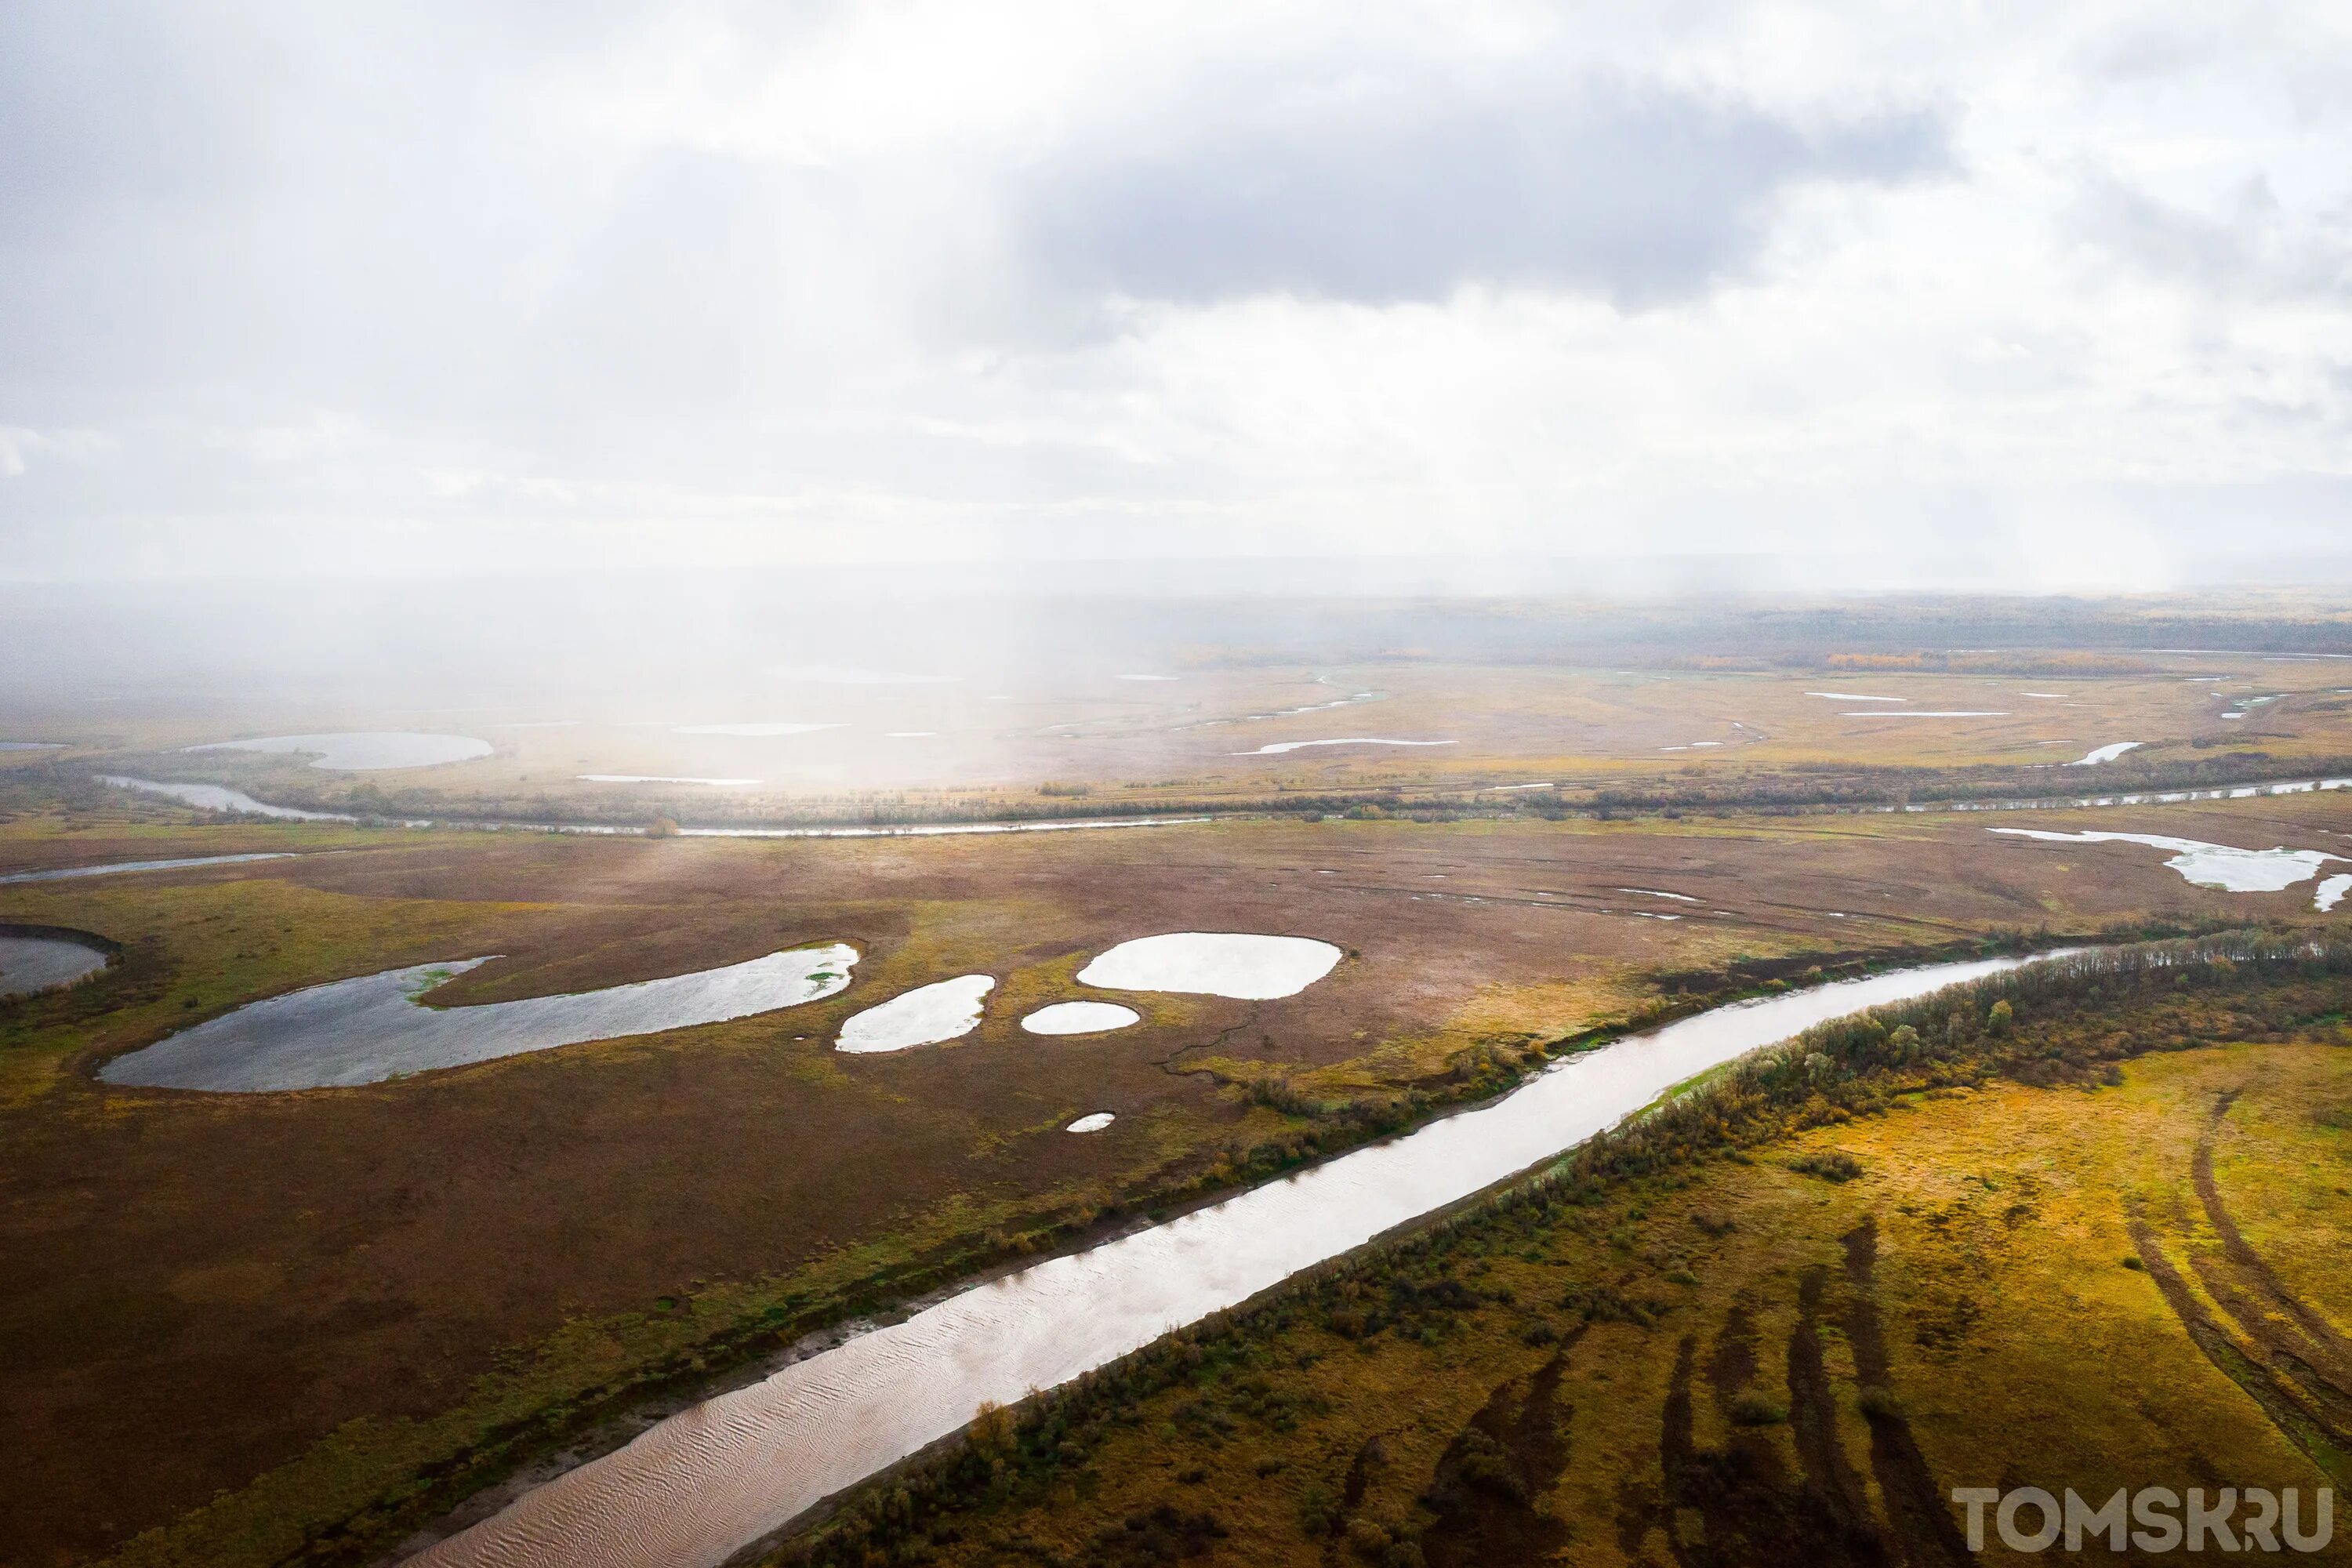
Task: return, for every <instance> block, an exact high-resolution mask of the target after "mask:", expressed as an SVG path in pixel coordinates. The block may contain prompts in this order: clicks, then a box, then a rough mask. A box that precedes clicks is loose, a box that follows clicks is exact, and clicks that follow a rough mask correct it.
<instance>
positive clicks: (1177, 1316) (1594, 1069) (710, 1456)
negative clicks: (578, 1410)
mask: <svg viewBox="0 0 2352 1568" xmlns="http://www.w3.org/2000/svg"><path fill="white" fill-rule="evenodd" d="M2018 962H2019V961H2017V960H2014V959H1990V960H1983V961H1979V962H1976V963H1946V964H1936V965H1932V966H1929V967H1927V968H1923V969H1914V970H1906V971H1902V972H1898V973H1892V974H1882V975H1875V976H1873V977H1871V978H1869V979H1866V980H1853V981H1846V982H1843V983H1841V984H1834V985H1824V986H1821V987H1819V988H1817V989H1813V990H1810V991H1801V992H1794V993H1790V994H1787V995H1783V996H1776V997H1772V998H1769V999H1768V1000H1765V1001H1760V1002H1749V1003H1742V1004H1738V1005H1732V1006H1727V1007H1720V1008H1717V1009H1716V1010H1715V1011H1713V1012H1710V1013H1705V1014H1702V1015H1700V1016H1697V1017H1695V1018H1687V1019H1685V1020H1683V1021H1682V1022H1681V1023H1678V1024H1671V1025H1668V1026H1666V1027H1664V1028H1663V1029H1659V1030H1657V1031H1655V1032H1654V1033H1652V1034H1648V1035H1640V1036H1635V1037H1632V1038H1629V1039H1624V1040H1621V1041H1619V1042H1617V1043H1616V1044H1614V1045H1612V1046H1609V1047H1604V1048H1602V1049H1600V1050H1596V1051H1592V1052H1590V1053H1587V1054H1586V1055H1583V1056H1580V1057H1577V1058H1571V1059H1570V1060H1568V1061H1564V1062H1561V1063H1559V1064H1558V1065H1556V1066H1554V1067H1553V1068H1550V1069H1549V1070H1548V1071H1546V1072H1544V1073H1543V1074H1541V1075H1540V1076H1538V1078H1536V1079H1533V1080H1532V1081H1531V1082H1529V1083H1528V1084H1525V1085H1523V1086H1522V1087H1521V1088H1519V1089H1517V1090H1515V1091H1514V1092H1513V1093H1511V1094H1509V1095H1507V1096H1506V1097H1505V1098H1504V1099H1502V1100H1498V1101H1496V1103H1494V1104H1493V1105H1489V1106H1486V1107H1484V1108H1482V1109H1480V1110H1470V1111H1465V1112H1464V1113H1462V1114H1460V1115H1458V1116H1454V1117H1450V1118H1448V1119H1446V1120H1444V1121H1437V1122H1433V1123H1432V1124H1430V1125H1429V1126H1427V1127H1424V1128H1423V1129H1421V1130H1420V1131H1417V1132H1413V1133H1411V1134H1409V1135H1407V1136H1405V1137H1402V1138H1398V1139H1395V1140H1393V1141H1391V1142H1386V1143H1380V1144H1374V1145H1372V1146H1371V1147H1369V1148H1365V1149H1359V1150H1357V1151H1355V1152H1352V1153H1349V1154H1345V1155H1342V1156H1340V1157H1339V1158H1338V1159H1336V1160H1332V1161H1329V1162H1328V1163H1324V1164H1321V1165H1318V1166H1314V1167H1312V1168H1310V1169H1308V1170H1306V1171H1303V1172H1300V1173H1298V1174H1297V1175H1295V1176H1291V1177H1288V1178H1286V1179H1284V1180H1282V1181H1278V1182H1273V1183H1269V1184H1266V1185H1265V1186H1262V1187H1256V1188H1253V1189H1252V1190H1250V1191H1248V1192H1245V1193H1242V1194H1237V1195H1235V1196H1234V1197H1232V1198H1228V1199H1226V1200H1225V1201H1224V1202H1223V1203H1221V1204H1217V1205H1213V1207H1209V1208H1204V1209H1201V1210H1198V1211H1196V1212H1194V1213H1192V1214H1189V1215H1183V1216H1181V1218H1178V1219H1173V1220H1171V1221H1169V1222H1168V1223H1167V1224H1165V1225H1160V1226H1153V1227H1152V1228H1150V1229H1149V1230H1143V1231H1139V1232H1137V1233H1135V1234H1133V1235H1130V1236H1127V1237H1120V1238H1119V1239H1118V1240H1116V1241H1111V1242H1107V1243H1105V1244H1104V1245H1102V1246H1100V1247H1095V1248H1093V1249H1091V1250H1090V1251H1087V1252H1081V1253H1076V1254H1073V1255H1071V1256H1068V1257H1065V1258H1054V1259H1051V1260H1050V1261H1047V1262H1045V1263H1041V1264H1038V1265H1036V1266H1035V1267H1034V1268H1024V1269H1023V1270H1021V1271H1020V1272H1019V1273H1017V1274H1012V1275H1008V1276H1006V1277H1004V1278H1003V1279H994V1280H991V1281H989V1282H987V1283H985V1284H982V1285H977V1286H974V1287H973V1288H972V1289H969V1290H965V1291H963V1292H961V1294H958V1295H955V1296H951V1297H950V1298H949V1299H948V1300H944V1301H941V1302H940V1303H939V1304H938V1305H936V1306H933V1307H929V1308H927V1309H925V1310H922V1311H920V1312H918V1313H916V1314H915V1315H914V1316H913V1317H910V1318H908V1319H907V1320H906V1321H903V1322H899V1323H894V1324H891V1325H890V1326H888V1327H887V1328H880V1329H876V1330H874V1331H871V1332H869V1333H866V1334H863V1335H860V1336H858V1337H857V1338H856V1339H852V1340H850V1341H849V1342H846V1343H845V1344H842V1345H840V1346H838V1347H837V1348H835V1349H833V1350H829V1351H825V1352H821V1353H819V1354H816V1355H813V1356H810V1357H808V1358H807V1359H806V1360H803V1361H800V1362H796V1363H793V1364H792V1365H791V1366H788V1367H785V1368H784V1369H783V1370H782V1371H781V1372H779V1373H775V1374H774V1375H773V1376H772V1377H769V1378H767V1379H765V1380H763V1381H761V1382H760V1383H756V1384H751V1385H749V1386H747V1387H744V1388H740V1389H737V1390H735V1391H734V1392H732V1393H730V1394H721V1395H719V1396H718V1397H717V1398H714V1399H710V1400H708V1401H705V1402H704V1403H703V1404H700V1405H695V1406H693V1407H692V1408H691V1409H688V1410H686V1411H683V1412H681V1413H680V1414H678V1415H674V1416H671V1417H670V1418H669V1419H667V1420H666V1421H663V1422H661V1423H660V1424H659V1425H657V1426H654V1427H652V1428H651V1429H650V1430H648V1431H646V1433H644V1434H643V1435H642V1436H639V1437H637V1438H636V1439H635V1441H633V1442H631V1443H630V1444H629V1445H628V1446H627V1447H624V1448H621V1449H619V1450H617V1451H615V1452H614V1453H611V1454H608V1455H606V1456H604V1458H600V1459H597V1460H594V1461H593V1462H592V1463H590V1464H587V1465H583V1466H582V1467H580V1468H578V1469H575V1470H572V1471H570V1472H568V1473H566V1474H564V1475H562V1476H560V1477H558V1478H557V1479H554V1480H552V1481H551V1482H549V1483H547V1484H546V1485H544V1486H541V1487H539V1488H536V1489H533V1490H531V1491H530V1492H527V1493H525V1494H524V1495H523V1496H522V1497H520V1498H519V1499H517V1500H515V1501H514V1502H513V1503H511V1504H510V1505H509V1506H508V1507H507V1509H506V1510H504V1511H502V1512H500V1513H499V1514H497V1515H495V1516H494V1517H492V1518H490V1519H488V1520H485V1521H482V1522H481V1523H479V1524H477V1525H475V1526H473V1527H472V1528H471V1529H469V1530H467V1531H464V1532H463V1533H462V1534H459V1535H456V1536H452V1537H451V1538H449V1539H448V1540H446V1541H444V1542H440V1543H438V1544H437V1545H436V1546H434V1547H432V1548H430V1549H428V1550H427V1551H426V1552H424V1553H423V1554H422V1556H421V1557H420V1558H419V1559H418V1561H420V1562H422V1563H430V1564H435V1565H436V1568H457V1565H464V1568H545V1565H548V1564H581V1565H587V1564H593V1565H595V1568H710V1565H713V1564H717V1563H722V1562H724V1561H725V1560H726V1559H727V1558H728V1557H730V1556H731V1555H732V1554H733V1553H735V1552H738V1551H740V1549H742V1548H743V1547H745V1546H747V1545H749V1544H751V1542H755V1541H758V1540H760V1539H761V1537H762V1536H765V1535H767V1534H769V1533H771V1532H772V1531H775V1530H777V1529H779V1528H780V1527H782V1525H783V1524H784V1523H785V1522H786V1521H790V1520H792V1519H793V1518H794V1517H795V1516H797V1515H799V1514H800V1513H802V1512H803V1511H804V1510H807V1509H808V1508H809V1507H810V1506H812V1505H813V1504H814V1503H816V1502H818V1501H820V1500H823V1499H824V1498H826V1497H829V1496H831V1495H833V1494H834V1493H835V1492H837V1491H839V1490H841V1489H843V1488H845V1487H848V1486H851V1485H853V1484H855V1483H856V1482H857V1481H859V1480H861V1479H864V1478H866V1477H867V1476H869V1475H871V1474H873V1473H874V1472H875V1471H877V1470H878V1469H881V1468H883V1467H885V1466H887V1465H889V1464H891V1463H893V1462H895V1461H897V1460H898V1459H901V1458H905V1457H906V1456H908V1455H909V1454H911V1453H914V1452H916V1451H917V1450H918V1449H919V1448H922V1447H925V1446H926V1445H927V1444H929V1443H931V1442H934V1441H936V1440H937V1439H939V1438H940V1437H944V1436H948V1435H950V1433H953V1432H955V1431H957V1430H958V1429H959V1428H961V1427H962V1426H965V1425H966V1424H968V1423H969V1422H970V1421H971V1418H972V1416H973V1415H975V1414H977V1412H978V1411H979V1408H980V1406H981V1405H982V1403H983V1402H993V1403H997V1404H1003V1405H1010V1404H1013V1403H1014V1402H1015V1401H1018V1400H1020V1399H1021V1398H1023V1397H1024V1396H1025V1395H1027V1394H1030V1393H1031V1392H1033V1391H1034V1390H1037V1389H1043V1388H1052V1387H1055V1386H1056V1385H1058V1384H1064V1383H1066V1382H1068V1381H1069V1380H1070V1379H1072V1378H1074V1377H1076V1376H1077V1375H1079V1374H1080V1373H1085V1372H1088V1371H1091V1370H1092V1369H1094V1368H1096V1367H1098V1366H1101V1365H1103V1364H1104V1363H1107V1362H1110V1361H1113V1360H1116V1359H1117V1358H1118V1357H1119V1356H1122V1355H1125V1354H1127V1353H1129V1352H1131V1351H1135V1350H1138V1349H1140V1348H1141V1347H1142V1346H1144V1345H1147V1344H1150V1342H1152V1341H1153V1340H1156V1339H1158V1338H1159V1337H1160V1335H1162V1334H1164V1333H1167V1332H1168V1331H1171V1330H1172V1329H1177V1328H1181V1327H1182V1326H1183V1325H1184V1324H1187V1323H1191V1322H1195V1321H1199V1320H1200V1319H1202V1318H1203V1317H1205V1316H1207V1315H1208V1314H1210V1313H1212V1312H1215V1311H1219V1310H1223V1309H1226V1308H1229V1307H1234V1306H1236V1305H1238V1304H1240V1303H1241V1302H1243V1301H1245V1300H1249V1299H1250V1298H1251V1297H1252V1296H1255V1295H1256V1294H1257V1293H1258V1292H1259V1291H1261V1290H1265V1289H1268V1288H1270V1287H1272V1286H1274V1285H1276V1284H1279V1283H1280V1282H1281V1281H1282V1280H1284V1279H1287V1278H1288V1277H1289V1276H1291V1275H1293V1274H1295V1273H1297V1271H1299V1270H1300V1269H1302V1268H1309V1267H1311V1266H1312V1265H1314V1264H1317V1263H1319V1262H1321V1261H1322V1260H1324V1259H1325V1258H1332V1257H1335V1256H1338V1255H1339V1254H1341V1253H1344V1252H1346V1251H1348V1250H1349V1249H1350V1248H1351V1247H1358V1246H1360V1245H1361V1244H1362V1243H1364V1242H1366V1241H1369V1240H1370V1239H1371V1238H1372V1237H1376V1236H1378V1235H1380V1234H1381V1233H1382V1232H1383V1231H1387V1230H1390V1229H1391V1228H1393V1227H1395V1226H1400V1225H1402V1224H1405V1223H1406V1222H1408V1221H1410V1220H1413V1219H1416V1218H1419V1217H1420V1216H1421V1215H1425V1214H1427V1213H1429V1212H1430V1211H1431V1210H1433V1209H1435V1208H1439V1207H1442V1206H1443V1205H1446V1204H1449V1203H1453V1202H1455V1201H1456V1200H1458V1199H1461V1198H1465V1197H1467V1196H1469V1195H1470V1194H1474V1193H1476V1192H1478V1191H1480V1190H1482V1189H1483V1188H1486V1187H1488V1186H1491V1185H1492V1184H1495V1183H1496V1182H1499V1181H1502V1180H1504V1179H1505V1178H1507V1177H1508V1176H1511V1175H1513V1174H1515V1173H1518V1172H1521V1171H1525V1170H1527V1169H1528V1167H1530V1166H1532V1165H1535V1164H1538V1163H1540V1162H1543V1161H1545V1160H1549V1159H1550V1158H1552V1157H1554V1156H1555V1155H1558V1154H1559V1153H1560V1152H1563V1151H1565V1150H1567V1149H1570V1148H1571V1147H1573V1146H1574V1145H1575V1144H1577V1143H1578V1142H1581V1141H1583V1140H1584V1139H1586V1138H1589V1137H1591V1135H1592V1134H1593V1133H1595V1132H1598V1131H1601V1129H1603V1128H1606V1127H1609V1126H1611V1125H1612V1124H1614V1123H1615V1122H1616V1121H1619V1120H1620V1119H1622V1118H1623V1117H1624V1116H1626V1115H1628V1114H1630V1113H1631V1112H1633V1111H1635V1110H1640V1109H1641V1108H1642V1107H1643V1106H1644V1105H1647V1104H1649V1103H1650V1102H1651V1101H1652V1100H1655V1099H1656V1098H1657V1097H1658V1096H1659V1095H1661V1094H1663V1093H1664V1092H1665V1091H1666V1090H1667V1089H1671V1088H1673V1087H1674V1086H1675V1085H1676V1084H1678V1083H1682V1082H1684V1081H1685V1080H1686V1079H1691V1078H1693V1077H1696V1075H1698V1074H1700V1073H1703V1072H1706V1070H1708V1069H1709V1068H1714V1067H1717V1066H1719V1065H1721V1064H1722V1063H1724V1062H1727V1061H1729V1060H1731V1059H1732V1058H1735V1057H1738V1056H1741V1055H1744V1054H1745V1053H1747V1052H1748V1051H1751V1050H1754V1049H1756V1048H1757V1047H1760V1046H1766V1045H1769V1044H1771V1043H1772V1042H1774V1041H1776V1040H1781V1039H1786V1038H1787V1037H1790V1035H1793V1034H1796V1033H1797V1032H1799V1031H1800V1030H1802V1029H1804V1028H1806V1027H1808V1026H1811V1025H1813V1024H1817V1023H1820V1022H1822V1021H1823V1020H1824V1019H1828V1018H1834V1017H1837V1016H1841V1015H1843V1014H1846V1013H1851V1012H1853V1011H1856V1010H1857V1009H1860V1008H1864V1007H1869V1006H1874V1005H1881V1004H1885V1003H1891V1002H1896V1001H1901V1000H1905V999H1906V998H1909V997H1913V996H1918V995H1922V994H1926V993H1927V992H1930V991H1934V990H1937V989H1938V988H1939V987H1941V986H1945V985H1948V984H1958V983H1960V982H1963V981H1969V980H1975V979H1979V978H1980V977H1982V976H1984V975H1988V974H1992V973H1999V972H2000V971H2001V970H2005V969H2009V968H2012V967H2014V966H2015V965H2016V963H2018ZM1073 1125H1074V1126H1075V1125H1076V1124H1075V1123H1074V1124H1073Z"/></svg>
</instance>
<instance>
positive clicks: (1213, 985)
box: [1078, 931, 1340, 1002]
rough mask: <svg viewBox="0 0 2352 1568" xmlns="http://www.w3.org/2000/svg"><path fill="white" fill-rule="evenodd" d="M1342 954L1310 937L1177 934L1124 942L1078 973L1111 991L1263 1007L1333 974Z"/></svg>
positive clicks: (1087, 982)
mask: <svg viewBox="0 0 2352 1568" xmlns="http://www.w3.org/2000/svg"><path fill="white" fill-rule="evenodd" d="M1339 957H1340V954H1339V949H1338V948H1336V947H1334V946H1332V945H1331V944H1330V943H1329V942H1318V941H1316V940H1315V939H1314V938H1312V937H1304V936H1258V935H1255V934H1254V933H1251V932H1246V931H1171V932H1169V933H1168V934H1167V935H1165V936H1146V937H1138V938H1137V939H1136V940H1134V941H1133V942H1120V943H1119V944H1118V946H1117V947H1114V948H1112V949H1111V950H1110V951H1109V952H1106V953H1104V954H1103V955H1102V956H1101V957H1099V958H1097V959H1096V960H1095V961H1094V962H1093V963H1089V964H1087V966H1086V967H1085V968H1084V969H1081V970H1079V971H1078V984H1081V985H1099V986H1101V987H1102V988H1103V989H1104V990H1106V991H1183V992H1190V993H1193V994H1205V995H1210V996H1237V997H1240V998H1242V999H1244V1000H1245V1001H1254V1002H1263V1001H1266V1000H1268V999H1270V998H1273V997H1276V996H1295V995H1297V994H1298V993H1299V992H1301V991H1304V990H1306V989H1307V987H1308V986H1309V985H1312V984H1315V983H1316V982H1317V981H1318V980H1320V979H1322V978H1323V977H1324V976H1325V975H1327V974H1328V973H1331V966H1332V965H1333V964H1335V963H1339Z"/></svg>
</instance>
